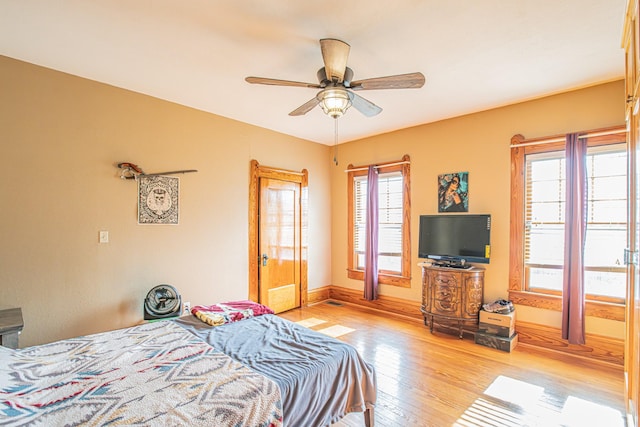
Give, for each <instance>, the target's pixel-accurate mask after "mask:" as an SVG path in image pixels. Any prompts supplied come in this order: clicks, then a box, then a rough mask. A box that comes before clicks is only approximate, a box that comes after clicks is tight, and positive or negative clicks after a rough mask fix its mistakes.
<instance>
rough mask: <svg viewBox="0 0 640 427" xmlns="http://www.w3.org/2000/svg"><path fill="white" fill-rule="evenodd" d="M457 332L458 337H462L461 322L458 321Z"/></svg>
mask: <svg viewBox="0 0 640 427" xmlns="http://www.w3.org/2000/svg"><path fill="white" fill-rule="evenodd" d="M458 333H459V337H460V339H462V322H458Z"/></svg>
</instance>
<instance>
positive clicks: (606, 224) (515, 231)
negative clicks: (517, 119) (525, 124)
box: [509, 129, 627, 319]
mask: <svg viewBox="0 0 640 427" xmlns="http://www.w3.org/2000/svg"><path fill="white" fill-rule="evenodd" d="M596 135H601V134H596ZM625 137H626V134H625V133H624V129H622V131H618V132H617V133H615V132H614V133H611V134H609V133H607V134H606V135H601V136H599V137H598V136H594V137H589V138H587V158H586V162H587V229H586V238H585V249H584V250H585V252H584V253H585V259H584V264H585V266H584V274H585V276H584V277H585V299H586V301H587V311H588V312H589V303H590V302H591V303H594V302H603V303H606V304H608V305H609V306H611V304H614V305H615V304H616V303H620V304H623V303H624V299H625V287H626V267H625V266H624V260H623V257H624V249H625V247H626V244H627V243H626V242H627V169H626V168H627V156H626V144H625ZM563 139H564V138H557V139H556V140H560V142H550V143H539V142H536V141H533V142H530V141H524V140H522V139H520V140H519V141H518V140H516V141H512V142H515V143H514V144H513V145H512V178H511V179H512V195H513V200H512V207H511V217H512V221H511V251H510V253H511V260H510V280H509V289H510V298H511V299H513V300H514V301H515V302H517V303H520V304H524V305H531V306H537V307H542V308H549V309H558V310H559V309H560V308H559V307H560V306H559V300H560V299H561V296H562V280H563V269H564V265H563V264H564V225H565V191H566V185H565V184H566V179H567V178H566V174H565V151H564V140H563ZM518 144H522V146H521V147H518ZM591 308H592V310H591V311H590V312H589V314H590V315H595V316H598V315H600V316H602V317H607V318H619V317H620V316H622V319H624V314H623V312H621V311H619V310H616V312H615V313H614V314H612V313H611V312H607V309H604V310H603V309H602V308H596V307H595V306H593V305H591Z"/></svg>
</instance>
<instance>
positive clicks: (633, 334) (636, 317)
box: [621, 0, 640, 427]
mask: <svg viewBox="0 0 640 427" xmlns="http://www.w3.org/2000/svg"><path fill="white" fill-rule="evenodd" d="M639 21H640V10H639V8H638V0H628V2H627V11H626V16H625V24H624V33H623V39H622V45H623V46H624V50H625V92H626V93H625V95H626V99H625V100H624V102H626V109H625V114H626V121H627V162H628V167H627V171H628V174H629V177H628V185H627V188H628V219H627V230H628V235H627V243H628V250H627V251H628V253H627V254H626V256H625V258H626V261H627V295H626V298H627V300H626V304H627V305H626V332H625V357H624V359H625V362H624V365H625V366H624V371H625V402H626V406H627V408H626V409H627V425H628V426H629V427H637V426H638V419H639V418H640V405H639V402H640V267H639V266H638V257H639V252H640V208H639V202H640V168H639V167H638V163H639V162H640V158H639V153H638V150H640V115H639V114H638V111H639V110H640V102H639V98H640V43H639V39H640V25H639ZM621 102H623V101H622V100H621Z"/></svg>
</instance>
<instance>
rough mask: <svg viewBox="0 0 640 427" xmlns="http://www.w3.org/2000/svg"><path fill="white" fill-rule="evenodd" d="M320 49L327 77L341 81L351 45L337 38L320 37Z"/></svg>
mask: <svg viewBox="0 0 640 427" xmlns="http://www.w3.org/2000/svg"><path fill="white" fill-rule="evenodd" d="M320 49H321V50H322V60H323V61H324V69H325V72H326V74H327V78H328V79H329V80H331V81H334V82H336V83H341V82H342V81H343V80H344V71H345V69H346V68H347V58H348V57H349V50H350V49H351V46H349V45H348V44H347V43H345V42H343V41H342V40H338V39H321V40H320Z"/></svg>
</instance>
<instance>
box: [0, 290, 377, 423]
mask: <svg viewBox="0 0 640 427" xmlns="http://www.w3.org/2000/svg"><path fill="white" fill-rule="evenodd" d="M230 304H231V305H234V304H240V306H242V307H245V308H243V309H235V308H233V307H231V306H227V305H214V306H209V307H208V308H209V309H218V308H219V307H220V306H222V307H223V309H222V310H223V311H224V313H223V315H219V314H217V313H209V314H212V316H210V317H202V316H201V318H197V317H196V316H188V317H181V318H179V319H176V320H173V321H159V322H152V323H145V324H142V325H138V326H134V327H131V328H126V329H121V330H116V331H110V332H104V333H100V334H94V335H88V336H84V337H78V338H72V339H68V340H62V341H57V342H54V343H50V344H45V345H40V346H34V347H28V348H25V349H21V350H11V349H8V348H4V347H0V425H11V426H22V425H46V426H49V425H70V426H75V425H100V426H107V425H108V426H120V425H145V426H155V425H157V426H167V425H189V426H199V425H210V426H234V427H236V426H237V427H240V426H246V427H249V426H251V427H253V426H255V427H258V426H259V427H279V426H288V427H316V426H317V427H320V426H329V425H331V424H332V423H334V422H336V421H338V420H339V419H341V418H342V417H344V416H345V415H346V414H348V413H350V412H363V413H364V424H365V425H366V426H370V427H372V426H373V423H374V420H373V407H374V405H375V401H376V384H375V372H374V369H373V367H372V366H371V365H369V364H368V363H366V362H365V361H364V360H363V359H362V358H361V357H360V355H359V354H358V352H357V351H356V350H355V348H353V347H352V346H350V345H348V344H346V343H344V342H342V341H339V340H337V339H335V338H331V337H329V336H326V335H323V334H320V333H318V332H315V331H312V330H310V329H308V328H305V327H302V326H300V325H297V324H295V323H293V322H290V321H288V320H285V319H282V318H280V317H278V316H275V315H273V314H271V313H272V312H271V311H270V309H268V307H265V306H262V305H257V304H255V303H251V302H248V301H244V302H235V303H234V302H232V303H230ZM247 304H248V305H249V306H250V307H251V308H246V305H247ZM194 311H196V312H197V311H198V310H197V309H196V308H194ZM200 314H202V313H200ZM203 320H206V322H205V321H203ZM213 325H215V326H213Z"/></svg>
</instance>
